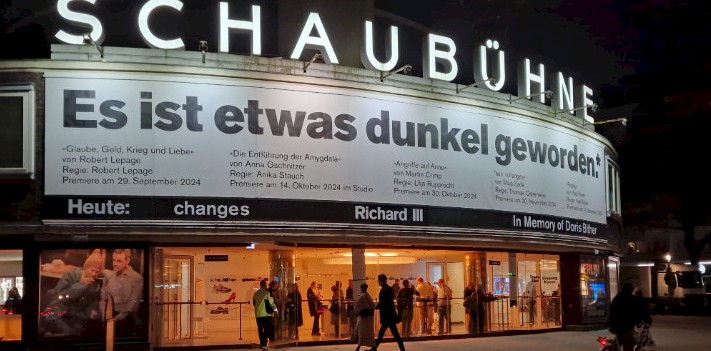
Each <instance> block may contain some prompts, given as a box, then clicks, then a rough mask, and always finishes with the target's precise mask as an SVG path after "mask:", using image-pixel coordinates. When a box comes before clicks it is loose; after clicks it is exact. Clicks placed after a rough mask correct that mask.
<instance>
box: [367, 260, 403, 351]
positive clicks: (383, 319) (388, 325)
mask: <svg viewBox="0 0 711 351" xmlns="http://www.w3.org/2000/svg"><path fill="white" fill-rule="evenodd" d="M378 284H380V294H378V304H377V305H375V309H377V310H380V330H379V331H378V340H376V341H375V347H374V348H372V349H370V350H369V351H376V350H377V349H378V345H380V343H381V342H382V341H383V336H384V335H385V331H386V330H388V329H390V333H392V334H393V339H395V341H397V346H398V347H399V348H400V351H405V345H404V344H403V342H402V338H401V337H400V332H398V331H397V324H398V323H399V322H400V319H399V317H398V315H397V312H396V311H395V294H393V288H392V287H390V286H389V285H388V277H387V276H386V275H385V274H378Z"/></svg>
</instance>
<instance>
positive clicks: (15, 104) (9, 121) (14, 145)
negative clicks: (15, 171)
mask: <svg viewBox="0 0 711 351" xmlns="http://www.w3.org/2000/svg"><path fill="white" fill-rule="evenodd" d="M0 119H1V121H0V123H2V126H3V127H2V128H0V140H2V147H0V167H2V168H20V167H22V145H23V132H22V129H23V128H22V127H23V111H22V97H21V96H0Z"/></svg>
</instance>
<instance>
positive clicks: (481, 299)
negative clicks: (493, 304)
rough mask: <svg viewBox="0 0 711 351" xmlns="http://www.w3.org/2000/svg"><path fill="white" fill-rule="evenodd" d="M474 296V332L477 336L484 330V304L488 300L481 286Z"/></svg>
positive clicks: (485, 323)
mask: <svg viewBox="0 0 711 351" xmlns="http://www.w3.org/2000/svg"><path fill="white" fill-rule="evenodd" d="M474 294H475V299H476V321H475V323H476V332H477V335H479V334H481V333H483V332H484V330H486V325H487V320H486V302H487V301H489V298H488V296H487V294H486V293H485V292H484V288H482V287H481V286H480V287H479V288H478V289H476V292H475V293H474Z"/></svg>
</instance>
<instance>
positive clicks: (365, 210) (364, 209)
mask: <svg viewBox="0 0 711 351" xmlns="http://www.w3.org/2000/svg"><path fill="white" fill-rule="evenodd" d="M407 210H408V209H407V208H403V209H402V210H386V209H383V208H381V207H380V206H376V207H375V208H370V207H369V206H355V219H364V220H380V221H399V222H407V212H408V211H407Z"/></svg>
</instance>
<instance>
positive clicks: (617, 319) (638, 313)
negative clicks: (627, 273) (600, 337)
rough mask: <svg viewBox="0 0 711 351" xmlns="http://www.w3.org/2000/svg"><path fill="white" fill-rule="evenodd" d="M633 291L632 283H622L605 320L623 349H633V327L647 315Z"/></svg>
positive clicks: (642, 304) (640, 300)
mask: <svg viewBox="0 0 711 351" xmlns="http://www.w3.org/2000/svg"><path fill="white" fill-rule="evenodd" d="M633 291H634V288H633V287H632V284H629V283H625V284H623V285H622V289H621V290H620V292H618V293H617V295H615V298H613V299H612V302H611V303H610V316H609V317H608V320H607V325H608V327H609V328H610V332H611V333H612V334H615V336H616V337H617V343H618V345H621V346H622V349H623V350H624V351H633V350H634V345H635V340H634V327H635V326H636V325H637V324H638V323H639V322H641V321H642V320H644V319H645V318H646V317H647V315H648V313H645V309H644V302H643V301H642V299H641V298H638V297H637V296H635V295H634V294H633ZM647 312H648V311H647Z"/></svg>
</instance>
